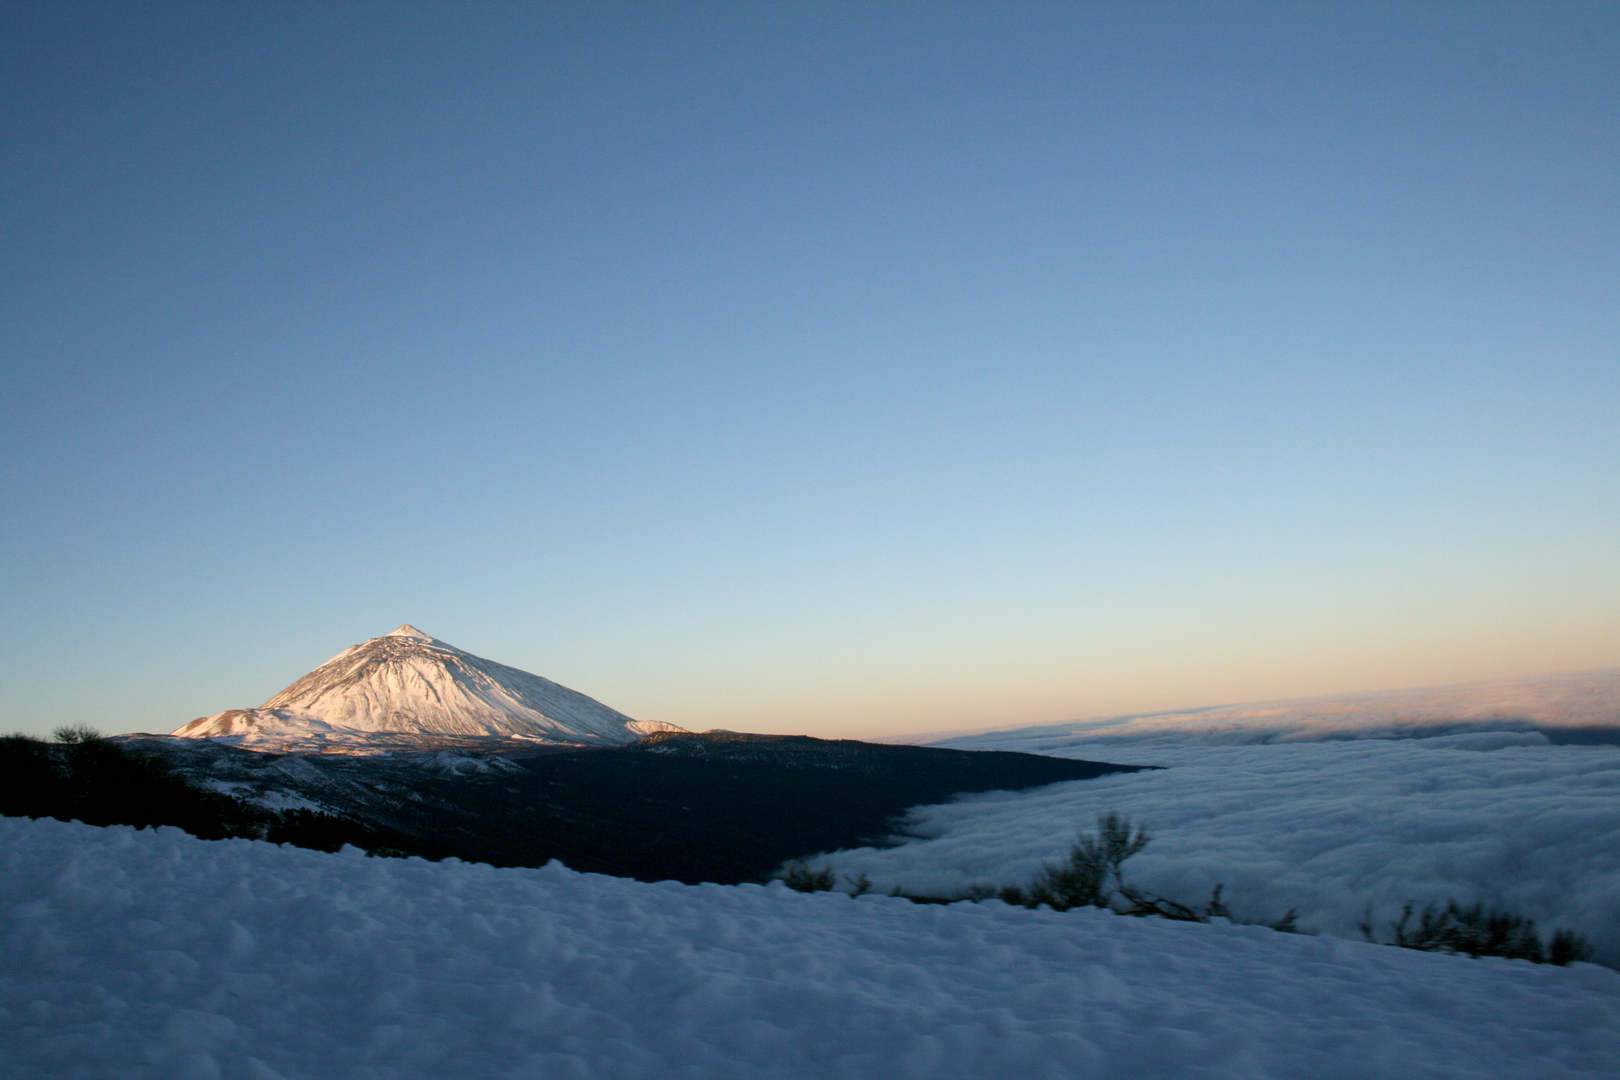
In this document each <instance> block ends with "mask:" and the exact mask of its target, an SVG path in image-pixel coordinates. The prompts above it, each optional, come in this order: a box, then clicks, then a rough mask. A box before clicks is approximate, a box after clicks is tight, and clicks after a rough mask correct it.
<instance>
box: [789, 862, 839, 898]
mask: <svg viewBox="0 0 1620 1080" xmlns="http://www.w3.org/2000/svg"><path fill="white" fill-rule="evenodd" d="M781 881H782V884H784V885H786V886H787V887H788V888H790V889H792V890H793V891H794V892H805V893H812V892H831V891H832V887H833V886H834V885H835V884H837V881H838V878H837V876H836V875H834V873H833V871H832V868H831V867H827V866H823V867H820V868H812V867H811V866H810V865H808V864H807V863H802V862H794V863H788V864H787V866H785V867H783V868H782V877H781Z"/></svg>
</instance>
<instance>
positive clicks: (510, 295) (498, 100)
mask: <svg viewBox="0 0 1620 1080" xmlns="http://www.w3.org/2000/svg"><path fill="white" fill-rule="evenodd" d="M1617 118H1620V7H1616V6H1615V5H1612V4H1574V3H1558V4H1547V5H1542V4H1508V5H1495V4H1485V3H1468V4H1460V5H1457V6H1454V7H1447V6H1444V5H1440V4H1422V5H1413V4H1393V5H1382V4H1365V5H1343V4H1334V5H1324V6H1323V7H1321V8H1320V9H1318V10H1311V9H1310V8H1309V7H1308V6H1307V5H1303V4H1298V3H1288V4H1279V5H1256V4H1232V5H1209V4H1190V5H1186V6H1178V5H1157V4H1151V5H1107V6H1096V7H1088V6H1085V5H1081V4H1076V3H1062V4H1053V5H1049V6H1047V5H1036V4H1009V5H989V4H975V5H963V6H960V7H953V6H949V5H944V4H932V3H931V4H917V5H870V4H849V5H842V4H829V3H818V4H806V5H797V6H790V5H778V4H753V5H739V6H736V7H730V6H726V5H703V6H702V7H701V8H700V7H697V6H695V5H693V6H686V7H680V6H675V5H624V6H617V5H600V4H585V5H579V6H568V5H542V4H527V3H523V4H512V5H497V4H469V5H460V4H456V5H409V4H397V3H389V4H377V5H369V4H343V5H328V4H319V5H307V6H306V5H299V4H294V3H286V4H269V5H266V4H243V5H231V4H220V3H205V4H199V5H184V4H135V3H129V4H107V5H70V4H56V3H12V4H7V5H5V6H4V7H3V8H0V275H3V276H0V280H3V282H4V288H3V289H0V469H3V470H4V471H3V473H0V498H3V502H0V505H3V507H4V518H3V521H4V528H3V529H0V605H3V607H0V655H3V657H4V664H3V669H0V729H4V730H13V729H15V730H26V731H42V730H45V729H48V728H50V727H51V726H54V725H56V724H61V723H68V722H80V721H82V722H89V723H92V724H95V725H96V726H99V727H100V728H102V729H103V730H106V731H126V730H132V729H138V730H168V729H169V728H172V727H173V726H175V725H177V724H179V723H181V722H183V721H185V720H188V719H190V718H192V717H195V716H199V715H202V714H205V713H209V712H213V711H215V710H218V709H221V708H226V707H232V706H246V705H252V704H256V703H258V702H260V701H262V700H264V699H265V698H267V697H268V696H270V695H271V694H272V693H273V692H274V691H276V690H278V689H280V688H281V687H282V686H283V685H285V684H286V683H288V682H291V681H292V680H293V679H294V678H295V677H297V676H298V675H300V674H302V673H303V672H305V671H307V670H308V669H310V668H312V667H314V666H315V665H316V664H318V663H320V662H321V661H323V660H325V659H327V658H328V657H329V656H331V655H332V654H334V653H336V652H337V651H339V650H340V649H342V648H344V647H346V646H348V645H350V644H352V643H354V642H356V641H359V640H362V639H364V638H367V637H371V636H374V635H377V634H381V633H384V632H386V631H387V630H389V629H391V628H392V627H394V626H395V625H396V624H398V623H401V622H406V621H409V622H412V623H415V624H417V625H419V626H421V627H423V628H424V629H426V630H427V631H428V632H430V633H432V634H434V635H436V636H438V637H440V638H443V639H445V640H448V641H450V642H452V643H454V644H457V645H460V646H462V647H463V648H466V649H468V650H469V651H472V652H474V653H477V654H479V655H482V656H487V657H490V658H493V659H496V660H500V661H503V662H506V663H510V664H514V665H516V666H519V667H523V668H526V669H529V670H532V671H536V672H539V673H541V674H545V675H547V676H549V677H551V678H554V679H557V680H559V681H561V682H564V683H566V684H569V685H571V686H574V687H576V688H578V689H581V690H583V691H585V692H587V693H589V694H592V695H593V696H596V697H598V698H601V699H602V700H604V701H606V702H608V703H609V704H611V705H614V706H615V707H617V708H620V709H623V710H624V711H626V712H629V713H631V714H632V715H635V716H637V717H641V718H646V719H658V720H669V721H673V722H675V723H679V724H683V725H687V726H691V727H699V728H702V727H711V726H723V727H730V728H737V729H743V730H755V731H806V732H809V733H812V734H840V735H874V734H888V733H901V732H906V731H916V730H924V729H944V728H952V727H966V726H992V725H1002V724H1015V723H1033V722H1039V721H1044V720H1053V721H1055V720H1062V719H1067V718H1072V717H1076V716H1081V715H1089V714H1097V713H1105V712H1120V711H1126V710H1134V709H1145V708H1154V707H1169V706H1187V705H1196V704H1204V703H1210V702H1215V701H1233V700H1243V699H1249V698H1262V697H1274V696H1283V695H1294V694H1307V693H1315V692H1324V693H1325V692H1333V691H1342V690H1349V689H1357V688H1372V687H1379V686H1392V685H1412V684H1421V683H1432V682H1449V681H1461V680H1466V679H1474V678H1488V677H1493V676H1507V675H1519V674H1527V673H1531V672H1536V671H1547V670H1569V669H1579V668H1588V667H1597V666H1606V665H1612V664H1614V663H1616V662H1620V120H1617Z"/></svg>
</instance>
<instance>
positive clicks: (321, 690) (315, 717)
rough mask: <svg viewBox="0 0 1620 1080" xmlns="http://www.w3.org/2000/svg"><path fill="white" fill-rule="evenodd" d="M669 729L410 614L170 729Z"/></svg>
mask: <svg viewBox="0 0 1620 1080" xmlns="http://www.w3.org/2000/svg"><path fill="white" fill-rule="evenodd" d="M670 730H674V731H679V730H681V729H680V728H677V727H675V726H674V725H672V724H661V723H656V722H655V723H646V722H642V721H637V720H632V719H631V718H630V717H628V716H626V715H624V714H623V713H621V712H619V711H618V710H616V709H610V708H608V707H607V706H606V705H604V704H602V703H601V702H600V701H597V700H595V699H594V698H589V697H586V696H585V695H584V694H581V693H580V692H578V691H577V690H570V689H569V688H568V687H566V686H562V685H560V684H559V683H554V682H552V681H551V680H550V679H544V678H541V677H540V676H538V675H531V674H530V673H528V672H527V671H519V670H518V669H517V668H512V667H507V666H506V665H505V664H497V663H495V662H494V661H492V660H485V659H483V658H481V657H477V656H473V655H472V654H471V653H467V652H463V651H462V650H460V649H458V648H456V647H455V646H453V645H447V644H446V643H444V642H442V641H439V640H438V639H436V638H433V637H430V636H428V635H427V634H425V633H423V632H422V631H421V630H418V629H417V628H416V627H414V626H411V625H410V624H409V623H407V624H405V625H403V626H400V627H398V628H397V629H395V630H392V631H390V632H389V633H387V634H384V635H383V636H382V637H375V638H371V639H370V640H368V641H364V642H361V643H360V644H359V645H355V646H353V647H352V648H348V649H345V650H344V651H343V652H341V653H339V654H338V655H337V656H334V657H333V658H332V659H330V660H328V661H327V662H326V663H324V664H322V665H321V666H320V667H318V668H316V669H315V670H314V671H312V672H310V673H309V674H308V675H305V676H304V677H303V678H301V679H299V680H298V681H297V682H295V683H293V684H292V685H291V686H289V687H287V688H286V689H285V690H283V691H281V693H279V694H277V695H275V696H274V697H272V698H271V699H270V700H269V701H266V702H265V703H264V704H263V705H261V706H259V707H258V708H255V709H227V710H225V711H224V712H219V713H215V714H214V715H212V716H204V717H200V718H199V719H196V720H193V721H191V722H190V723H187V724H182V725H181V726H180V727H178V728H176V729H175V730H174V732H173V733H172V734H174V735H177V736H180V737H182V738H193V739H198V738H204V739H219V740H221V741H224V742H227V743H230V744H231V745H234V746H240V747H243V748H245V749H249V750H266V751H293V750H315V751H321V752H326V753H376V752H384V751H390V750H399V749H402V748H406V749H408V748H409V747H410V744H411V743H413V742H421V743H423V744H424V746H426V745H427V744H429V743H431V744H433V746H435V747H437V746H438V745H441V744H442V742H443V740H445V739H446V738H451V739H457V738H459V739H470V740H476V739H490V738H502V739H510V738H520V739H531V740H538V741H542V742H551V743H566V744H578V745H592V744H596V745H618V744H623V743H630V742H634V741H636V739H638V738H640V737H641V736H642V735H645V734H647V733H649V732H652V731H670ZM384 736H386V737H384Z"/></svg>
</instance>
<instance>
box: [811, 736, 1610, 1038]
mask: <svg viewBox="0 0 1620 1080" xmlns="http://www.w3.org/2000/svg"><path fill="white" fill-rule="evenodd" d="M949 745H953V746H957V747H961V748H966V749H986V750H990V749H994V750H1022V751H1027V752H1034V753H1044V754H1055V755H1058V756H1062V757H1077V758H1084V759H1088V760H1092V761H1111V762H1128V763H1131V764H1138V765H1167V766H1169V768H1167V769H1164V770H1162V771H1154V772H1144V773H1132V774H1129V775H1123V776H1105V777H1101V778H1099V779H1096V780H1086V781H1083V782H1079V783H1064V784H1054V785H1051V786H1048V787H1044V788H1039V789H1036V790H1033V791H1029V792H1024V793H1009V792H997V793H992V794H987V795H980V796H970V797H966V798H963V799H961V800H959V801H957V802H953V803H949V804H944V805H938V806H929V807H920V808H917V809H915V810H913V811H912V814H911V818H910V820H909V821H908V831H909V832H912V833H914V834H916V835H917V836H919V837H922V838H921V839H914V840H911V841H909V842H906V843H904V844H902V845H901V846H899V847H896V848H890V849H872V848H862V849H859V850H853V851H843V852H837V853H834V854H832V855H830V856H823V857H818V858H815V859H812V860H811V861H812V862H825V863H827V864H830V865H832V866H834V867H836V868H837V869H838V870H839V871H840V872H843V873H849V874H857V873H865V874H867V875H868V876H869V877H871V879H872V880H873V882H874V883H876V885H877V887H878V888H879V889H888V888H890V887H892V886H894V885H897V884H898V885H902V886H904V887H905V888H907V889H908V890H912V891H917V892H931V891H948V890H952V889H955V888H958V887H961V886H964V885H968V884H970V883H973V882H990V883H994V884H997V885H1001V884H1024V883H1026V882H1028V880H1029V879H1030V877H1031V875H1032V874H1034V872H1035V871H1036V870H1037V869H1038V868H1039V867H1040V865H1041V864H1042V863H1043V862H1045V861H1047V860H1051V859H1055V858H1057V857H1059V856H1060V855H1062V854H1063V853H1065V852H1066V851H1067V850H1068V848H1069V845H1070V844H1071V843H1072V842H1073V840H1074V837H1075V834H1076V833H1077V832H1078V831H1079V830H1081V829H1087V828H1091V827H1093V825H1094V823H1095V821H1096V818H1097V815H1098V814H1100V813H1104V812H1106V811H1109V810H1118V811H1120V812H1122V813H1124V814H1127V815H1128V816H1129V817H1130V818H1131V819H1132V820H1133V821H1134V822H1136V823H1139V824H1142V825H1145V826H1147V827H1148V829H1149V830H1150V831H1151V832H1152V833H1153V836H1154V839H1153V841H1152V843H1151V844H1150V845H1149V846H1148V848H1147V850H1146V851H1144V852H1143V853H1142V854H1140V855H1138V856H1136V857H1135V858H1133V859H1132V860H1131V861H1130V862H1129V863H1128V864H1127V867H1126V869H1127V871H1128V876H1129V877H1130V878H1131V879H1132V880H1133V881H1134V882H1136V883H1137V884H1139V885H1141V886H1142V887H1144V888H1147V889H1149V890H1151V891H1153V892H1157V893H1159V894H1161V895H1164V896H1169V897H1171V898H1173V899H1177V900H1180V901H1182V902H1190V903H1202V902H1203V901H1204V900H1206V899H1207V898H1208V897H1209V893H1210V889H1211V888H1212V887H1213V886H1214V885H1215V884H1216V883H1217V882H1221V883H1224V885H1225V887H1226V892H1225V898H1226V900H1227V902H1228V904H1229V905H1230V907H1231V908H1232V910H1233V911H1234V912H1237V913H1238V914H1239V915H1240V916H1244V915H1246V916H1248V917H1251V918H1275V917H1276V916H1278V915H1281V914H1282V912H1283V911H1284V910H1285V909H1287V908H1289V907H1297V908H1298V909H1299V913H1300V922H1301V925H1302V926H1303V927H1305V928H1308V929H1311V930H1315V931H1318V932H1322V933H1328V934H1334V935H1340V936H1344V937H1355V938H1359V937H1360V932H1359V929H1358V926H1359V923H1360V922H1361V920H1362V918H1363V917H1364V916H1365V914H1366V913H1367V911H1368V908H1369V905H1370V907H1371V913H1372V915H1373V920H1374V924H1375V926H1376V927H1377V928H1378V929H1379V930H1380V931H1381V932H1384V931H1387V928H1388V924H1389V922H1390V920H1392V919H1394V918H1396V917H1397V916H1398V915H1399V913H1400V909H1401V905H1402V903H1403V902H1405V901H1407V900H1413V901H1416V902H1417V904H1418V905H1419V906H1422V905H1423V904H1424V903H1427V902H1429V901H1440V902H1444V901H1445V900H1446V899H1447V898H1448V897H1456V898H1457V899H1459V900H1462V901H1465V902H1473V901H1474V900H1483V901H1485V902H1487V903H1494V904H1500V905H1503V906H1505V907H1507V908H1509V909H1511V910H1514V911H1517V912H1521V913H1523V914H1526V915H1530V916H1532V917H1534V918H1535V919H1536V920H1537V921H1538V922H1539V923H1540V924H1541V926H1542V929H1543V930H1548V929H1551V928H1553V927H1568V928H1571V929H1575V930H1579V931H1581V932H1582V933H1584V934H1586V935H1587V936H1588V937H1590V938H1591V939H1592V940H1593V942H1594V943H1595V944H1596V945H1597V947H1598V949H1599V957H1598V958H1599V959H1600V960H1601V961H1602V962H1604V963H1606V964H1609V965H1611V966H1620V748H1616V747H1612V746H1552V745H1549V744H1548V743H1547V740H1546V739H1545V738H1544V737H1543V736H1541V735H1539V734H1537V733H1533V732H1514V731H1508V732H1497V733H1490V732H1479V733H1472V734H1464V735H1447V736H1436V737H1432V738H1423V739H1383V740H1372V739H1363V740H1356V741H1348V742H1288V743H1270V744H1260V745H1254V744H1250V745H1232V744H1228V743H1225V742H1224V741H1223V736H1222V735H1220V734H1217V735H1215V736H1214V737H1213V741H1212V740H1211V739H1210V738H1209V737H1206V736H1204V735H1201V734H1200V733H1198V732H1180V733H1163V734H1158V735H1155V736H1151V737H1141V738H1137V739H1121V738H1102V739H1099V738H1097V737H1095V736H1092V735H1089V734H1088V733H1087V732H1086V731H1084V730H1075V728H1074V726H1073V725H1060V726H1058V727H1055V728H1052V729H1048V730H1047V731H1045V732H1044V734H1043V733H1037V732H1035V731H1034V730H1031V729H1026V730H1024V731H1020V732H1009V733H1006V734H1005V735H1002V736H995V735H985V736H978V737H974V738H969V739H958V740H954V741H953V742H951V743H950V744H949ZM1617 1041H1620V1040H1617Z"/></svg>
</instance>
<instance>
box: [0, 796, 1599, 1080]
mask: <svg viewBox="0 0 1620 1080" xmlns="http://www.w3.org/2000/svg"><path fill="white" fill-rule="evenodd" d="M199 897H206V898H207V902H206V903H205V904H202V905H200V906H199V903H198V898H199ZM1617 1030H1620V973H1616V972H1613V971H1609V970H1607V969H1605V968H1600V967H1595V966H1591V965H1576V966H1574V967H1571V968H1553V967H1538V966H1534V965H1531V964H1528V963H1524V962H1520V961H1505V960H1468V959H1464V958H1460V957H1449V956H1436V955H1430V954H1423V953H1414V952H1408V951H1405V950H1398V949H1391V948H1384V947H1379V946H1373V945H1366V944H1359V943H1353V942H1346V941H1338V940H1334V939H1330V938H1310V937H1296V936H1290V935H1284V934H1276V933H1273V932H1271V931H1267V930H1261V929H1258V928H1254V927H1237V926H1196V925H1187V924H1173V923H1165V922H1156V921H1151V920H1132V919H1125V918H1120V917H1117V916H1113V915H1108V914H1106V913H1102V912H1096V911H1083V912H1070V913H1066V914H1056V913H1053V912H1049V911H1041V912H1030V911H1024V910H1022V909H1016V908H1010V907H1007V906H1005V905H1002V904H999V903H986V904H962V905H955V906H951V907H921V906H916V905H912V904H910V903H907V902H905V901H903V900H896V899H890V898H888V897H881V896H868V897H863V898H861V899H860V900H851V899H848V898H847V897H844V896H842V895H830V894H820V895H814V896H803V895H800V894H797V893H791V892H788V891H787V890H786V889H783V888H781V887H780V886H775V887H771V888H762V887H757V886H755V887H750V886H744V887H735V888H727V887H721V886H712V885H710V886H699V887H688V886H681V885H675V884H672V883H662V884H656V885H647V884H641V883H637V882H632V881H626V880H622V879H617V878H607V877H597V876H592V875H582V874H575V873H573V872H571V871H568V870H565V869H563V868H561V867H560V866H558V865H557V864H552V865H551V866H548V867H546V868H545V869H542V870H500V869H495V868H493V867H488V866H479V865H469V864H463V863H458V862H456V861H454V860H449V861H446V862H444V863H428V862H423V861H420V860H414V859H412V860H393V859H369V858H366V857H364V856H363V855H361V854H360V853H359V852H357V851H354V850H353V849H345V851H344V852H342V853H340V854H337V855H325V854H320V853H317V852H310V851H301V850H296V849H290V848H278V847H275V846H273V845H269V844H264V843H257V842H251V841H224V842H216V843H205V842H203V841H199V840H195V839H192V838H191V837H188V836H185V835H183V834H181V833H179V832H177V831H175V830H170V829H160V830H156V831H146V832H137V831H135V830H132V829H124V828H114V829H92V828H88V827H86V826H82V825H77V824H64V823H61V822H53V821H38V822H34V821H26V820H20V819H0V1044H3V1045H4V1046H5V1048H6V1071H8V1072H11V1073H14V1074H16V1075H28V1076H70V1075H71V1076H121V1077H172V1076H220V1075H223V1076H255V1077H272V1076H362V1075H364V1076H373V1075H387V1076H448V1075H458V1076H545V1077H644V1076H660V1077H664V1076H668V1077H692V1078H697V1077H704V1078H707V1077H739V1078H740V1077H750V1078H752V1077H758V1076H766V1075H768V1076H780V1077H798V1076H803V1077H823V1076H848V1077H857V1076H895V1077H906V1076H927V1077H930V1078H934V1077H986V1076H1040V1077H1060V1076H1099V1077H1115V1076H1117V1077H1126V1076H1130V1077H1138V1076H1176V1075H1189V1074H1194V1073H1196V1074H1197V1075H1200V1076H1212V1077H1226V1076H1230V1077H1255V1076H1279V1077H1281V1076H1290V1077H1293V1076H1316V1077H1342V1076H1379V1075H1382V1076H1403V1077H1458V1076H1511V1075H1518V1076H1530V1075H1536V1076H1552V1075H1557V1076H1604V1077H1607V1076H1615V1075H1620V1041H1617V1040H1615V1039H1614V1037H1613V1036H1614V1032H1615V1031H1617Z"/></svg>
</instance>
